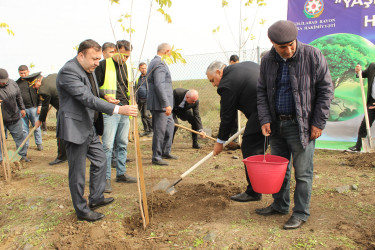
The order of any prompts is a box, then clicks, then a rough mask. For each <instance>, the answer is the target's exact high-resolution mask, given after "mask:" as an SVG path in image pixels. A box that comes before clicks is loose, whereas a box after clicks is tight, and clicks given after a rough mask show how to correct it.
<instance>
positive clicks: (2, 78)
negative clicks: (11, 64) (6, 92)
mask: <svg viewBox="0 0 375 250" xmlns="http://www.w3.org/2000/svg"><path fill="white" fill-rule="evenodd" d="M8 78H9V75H8V72H7V71H6V70H5V69H0V82H2V83H6V82H8Z"/></svg>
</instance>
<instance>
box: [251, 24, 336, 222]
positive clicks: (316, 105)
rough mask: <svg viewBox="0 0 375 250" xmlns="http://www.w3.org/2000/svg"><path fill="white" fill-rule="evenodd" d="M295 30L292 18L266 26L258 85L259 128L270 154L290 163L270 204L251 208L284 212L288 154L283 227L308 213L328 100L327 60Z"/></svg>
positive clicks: (269, 212)
mask: <svg viewBox="0 0 375 250" xmlns="http://www.w3.org/2000/svg"><path fill="white" fill-rule="evenodd" d="M297 33H298V30H297V26H296V25H295V24H294V23H293V22H291V21H285V20H280V21H277V22H276V23H274V24H272V25H271V26H270V28H269V29H268V37H269V39H270V40H271V42H272V44H273V47H272V49H271V50H270V52H269V53H267V54H266V55H265V56H264V57H263V58H262V63H261V68H260V77H259V82H258V85H257V100H258V101H257V102H258V105H257V106H258V114H259V121H260V124H261V128H262V133H263V135H265V136H270V144H271V152H272V154H273V155H277V156H281V157H284V158H286V159H288V160H289V165H288V168H287V170H286V173H285V178H284V182H283V185H282V186H281V189H280V191H279V192H278V193H276V194H273V195H272V196H273V198H274V200H273V203H272V204H271V205H269V206H268V207H265V208H260V209H256V210H255V211H256V213H257V214H259V215H263V216H269V215H277V214H278V215H280V214H287V213H288V212H289V207H290V178H291V166H292V164H291V160H292V158H293V167H294V170H295V171H294V176H295V181H296V187H295V190H294V208H293V214H292V216H291V217H290V218H289V220H288V221H287V222H286V223H285V224H284V229H296V228H299V227H300V226H301V225H302V224H303V223H304V222H305V221H307V219H308V218H309V216H310V198H311V192H312V181H313V169H314V159H313V158H314V150H315V140H316V139H317V138H319V137H320V136H321V135H322V130H323V129H324V127H325V125H326V121H327V119H328V116H329V107H330V104H331V101H332V99H333V84H332V79H331V75H330V73H329V69H328V64H327V61H326V59H325V58H324V56H323V54H322V53H321V52H320V51H319V50H318V49H317V48H315V47H313V46H310V45H307V44H303V43H301V42H299V41H298V40H297Z"/></svg>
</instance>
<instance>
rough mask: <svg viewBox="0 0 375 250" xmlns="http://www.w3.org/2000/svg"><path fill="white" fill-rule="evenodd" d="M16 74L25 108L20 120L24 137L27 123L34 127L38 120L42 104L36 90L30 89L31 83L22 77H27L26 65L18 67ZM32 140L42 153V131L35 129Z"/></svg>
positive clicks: (27, 130)
mask: <svg viewBox="0 0 375 250" xmlns="http://www.w3.org/2000/svg"><path fill="white" fill-rule="evenodd" d="M18 73H19V75H20V78H19V79H18V80H17V81H16V82H17V84H18V87H19V88H20V90H21V95H22V100H23V103H24V104H25V108H26V116H25V117H23V118H22V120H23V133H24V134H25V137H26V136H27V135H28V134H29V122H30V123H31V125H32V126H33V127H34V126H35V122H36V121H37V120H38V119H39V113H40V108H41V104H42V103H41V102H40V101H39V99H38V94H37V91H36V89H34V88H33V87H32V84H33V83H30V82H28V81H27V80H25V79H24V77H27V76H28V75H29V73H30V71H29V68H28V67H27V66H26V65H21V66H19V67H18ZM34 139H35V144H36V146H37V149H38V150H39V151H42V150H43V145H42V131H41V130H40V128H37V129H36V130H35V131H34ZM26 146H27V147H28V146H29V141H27V142H26Z"/></svg>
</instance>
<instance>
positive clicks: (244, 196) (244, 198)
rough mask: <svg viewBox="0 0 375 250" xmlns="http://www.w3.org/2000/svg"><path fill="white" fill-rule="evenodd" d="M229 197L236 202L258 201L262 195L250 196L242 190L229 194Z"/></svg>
mask: <svg viewBox="0 0 375 250" xmlns="http://www.w3.org/2000/svg"><path fill="white" fill-rule="evenodd" d="M230 199H231V200H233V201H238V202H249V201H260V200H261V199H262V195H256V196H251V195H249V194H248V193H246V192H243V193H240V194H236V195H233V196H231V197H230Z"/></svg>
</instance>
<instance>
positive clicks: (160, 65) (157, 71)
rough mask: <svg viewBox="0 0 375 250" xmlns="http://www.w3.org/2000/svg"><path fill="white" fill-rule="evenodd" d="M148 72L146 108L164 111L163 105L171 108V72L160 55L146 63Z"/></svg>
mask: <svg viewBox="0 0 375 250" xmlns="http://www.w3.org/2000/svg"><path fill="white" fill-rule="evenodd" d="M147 72H149V74H148V77H147V81H148V88H149V89H148V95H147V109H148V110H153V111H165V107H168V106H171V108H172V109H173V88H172V78H171V72H170V71H169V68H168V66H167V65H166V64H165V62H162V61H161V57H160V56H155V57H154V59H152V60H151V62H150V64H149V65H148V68H147Z"/></svg>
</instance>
